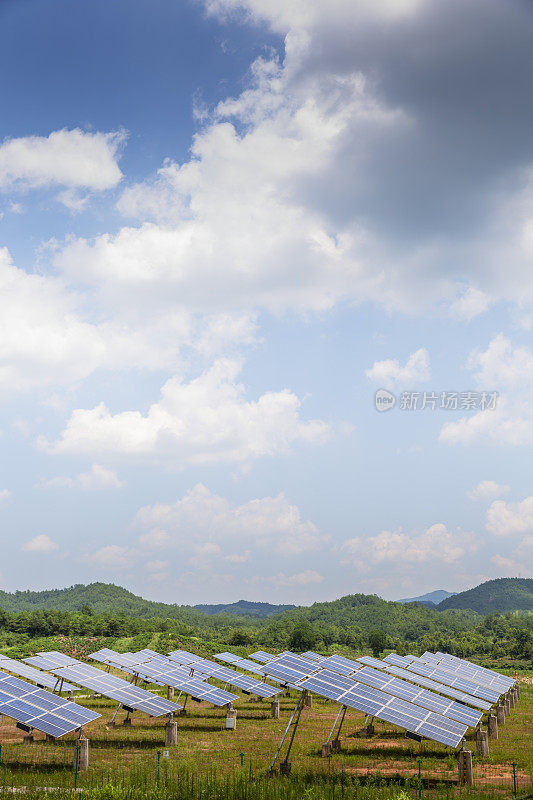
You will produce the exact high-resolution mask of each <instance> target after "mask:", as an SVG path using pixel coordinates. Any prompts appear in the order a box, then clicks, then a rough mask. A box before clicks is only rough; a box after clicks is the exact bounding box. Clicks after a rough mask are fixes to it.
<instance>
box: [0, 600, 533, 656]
mask: <svg viewBox="0 0 533 800" xmlns="http://www.w3.org/2000/svg"><path fill="white" fill-rule="evenodd" d="M353 597H354V598H356V597H357V596H353ZM361 597H366V596H364V595H362V596H361ZM376 600H378V598H376ZM381 604H382V605H381ZM316 605H317V606H320V605H324V606H329V607H330V609H329V614H326V612H325V610H324V609H321V608H318V609H317V608H315V607H314V606H311V608H310V609H305V610H304V611H305V613H302V609H298V613H297V612H284V613H283V614H281V615H278V616H276V617H272V618H270V619H267V620H257V619H250V618H247V619H240V618H238V617H232V616H231V615H229V614H223V615H216V616H207V615H206V616H205V619H204V618H202V619H201V621H200V624H190V623H189V622H185V621H182V620H179V619H163V618H159V617H153V618H150V619H139V618H137V617H134V616H126V615H125V614H95V613H94V612H93V610H92V609H91V607H90V606H82V607H81V608H80V610H79V611H77V612H74V613H71V612H67V611H55V610H35V611H28V612H21V613H17V614H9V613H7V612H5V611H2V610H1V609H0V650H1V648H5V647H18V648H22V649H23V650H25V649H28V648H29V647H30V644H31V642H32V640H35V639H39V638H46V637H53V636H63V637H88V638H91V637H92V638H98V639H106V640H116V639H121V638H125V637H127V638H132V637H134V638H135V639H136V640H138V641H146V642H148V641H149V640H150V638H151V637H153V636H154V635H156V634H160V635H161V636H165V635H168V636H169V637H171V638H173V639H176V638H179V637H183V638H185V639H191V638H193V637H196V638H197V639H198V642H201V643H203V644H204V646H207V649H209V647H210V646H211V645H212V646H213V647H218V646H219V645H224V646H226V645H230V646H232V647H236V648H242V651H243V652H245V651H246V650H247V649H249V648H250V647H253V646H257V647H262V648H263V649H269V648H271V649H275V650H279V649H285V648H286V649H290V650H295V651H297V652H303V651H304V650H322V651H327V650H338V651H340V652H351V653H359V654H362V653H367V652H372V653H373V654H374V655H379V654H380V653H382V652H383V651H385V650H395V651H396V652H398V653H408V652H412V653H417V652H423V651H424V650H431V651H435V650H443V651H445V652H449V653H454V654H456V655H458V656H462V657H468V656H474V655H486V656H491V657H493V658H502V657H505V656H511V657H513V658H520V659H531V658H533V616H532V615H529V616H528V615H516V614H511V613H508V614H505V615H500V614H490V615H488V616H486V617H481V616H479V615H477V614H473V613H472V612H452V611H449V612H445V613H444V614H439V613H438V612H435V611H432V610H430V609H425V608H423V607H421V606H415V605H414V604H412V605H411V606H403V607H402V606H400V608H399V610H397V609H396V608H395V609H394V613H392V614H391V611H390V609H389V608H387V607H388V606H393V607H396V606H398V604H395V603H385V601H379V603H374V604H369V603H362V604H354V606H353V607H352V608H351V609H350V608H349V607H348V608H346V607H344V608H333V609H332V608H331V607H332V606H335V603H329V604H316ZM313 609H314V611H313ZM365 611H366V612H367V613H366V614H365ZM391 616H392V617H393V619H392V620H391ZM394 617H395V618H394ZM195 622H196V620H195ZM144 646H145V645H144Z"/></svg>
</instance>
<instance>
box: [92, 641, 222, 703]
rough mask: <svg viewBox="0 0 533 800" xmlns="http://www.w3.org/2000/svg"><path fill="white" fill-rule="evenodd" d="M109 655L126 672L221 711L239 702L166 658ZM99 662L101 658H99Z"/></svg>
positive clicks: (95, 656) (148, 653) (138, 655)
mask: <svg viewBox="0 0 533 800" xmlns="http://www.w3.org/2000/svg"><path fill="white" fill-rule="evenodd" d="M110 652H111V653H112V654H113V655H112V656H109V654H107V657H108V658H109V657H111V658H112V659H113V663H114V664H115V665H116V666H118V667H119V668H120V669H122V670H124V671H125V672H131V673H132V674H134V675H138V676H139V677H141V678H146V679H149V680H152V681H154V680H156V681H159V682H161V683H162V684H163V685H166V686H172V687H173V688H174V689H178V690H179V691H181V692H184V693H185V694H188V695H190V696H191V697H193V698H194V699H195V700H206V701H208V702H209V703H212V704H213V705H215V706H217V707H219V708H220V707H221V706H225V705H227V704H228V703H232V702H233V701H234V700H238V695H236V694H231V692H226V691H224V690H223V689H218V688H217V687H216V686H212V685H211V684H210V683H207V682H206V681H204V680H201V679H199V678H197V677H193V676H191V673H190V669H189V668H188V667H186V668H181V667H176V664H173V663H172V662H171V661H170V660H169V659H168V658H166V656H161V655H159V654H158V653H153V651H149V652H147V651H140V653H139V654H136V653H126V654H122V653H115V652H114V651H110ZM152 654H153V655H152ZM148 656H151V657H150V658H149V657H148ZM91 657H92V658H97V654H96V653H93V655H92V656H91ZM97 660H100V658H99V657H98V658H97ZM136 662H137V663H136Z"/></svg>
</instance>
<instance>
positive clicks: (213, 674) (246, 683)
mask: <svg viewBox="0 0 533 800" xmlns="http://www.w3.org/2000/svg"><path fill="white" fill-rule="evenodd" d="M168 657H169V658H170V660H171V661H177V663H179V664H183V663H186V664H187V666H189V667H190V668H191V669H192V670H194V671H196V670H198V671H199V672H201V673H202V674H203V675H207V676H208V677H210V678H216V679H217V680H220V681H224V682H225V683H228V684H229V685H230V686H238V687H239V688H240V689H244V691H246V692H249V693H250V694H256V695H258V696H259V697H265V698H268V697H274V696H275V695H277V694H279V691H280V690H279V689H276V688H274V687H273V686H269V685H268V684H267V683H265V682H264V681H258V680H257V679H256V678H250V677H249V676H248V675H243V674H242V672H236V671H234V670H232V669H229V668H228V667H222V666H220V664H215V663H214V662H213V661H209V660H208V659H205V658H199V657H198V656H196V657H194V656H193V655H192V653H187V652H185V651H183V650H174V651H173V652H172V653H169V656H168ZM191 657H192V658H196V660H195V661H190V658H191ZM184 658H186V659H187V661H184V660H183V659H184Z"/></svg>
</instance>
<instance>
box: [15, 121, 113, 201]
mask: <svg viewBox="0 0 533 800" xmlns="http://www.w3.org/2000/svg"><path fill="white" fill-rule="evenodd" d="M125 138H126V136H125V133H124V132H123V131H114V132H111V133H100V132H96V133H88V132H85V131H82V130H80V129H79V128H75V129H74V130H66V129H63V130H59V131H53V132H52V133H51V134H50V135H49V136H25V137H21V138H18V139H6V140H5V141H4V142H3V143H2V144H1V145H0V191H8V190H12V189H35V188H42V187H50V186H66V187H69V188H70V189H91V190H93V191H103V190H105V189H111V188H112V187H113V186H116V185H117V183H118V182H119V181H120V180H121V178H122V173H121V171H120V169H119V167H118V164H117V158H118V155H119V150H120V147H121V145H122V144H123V143H124V141H125Z"/></svg>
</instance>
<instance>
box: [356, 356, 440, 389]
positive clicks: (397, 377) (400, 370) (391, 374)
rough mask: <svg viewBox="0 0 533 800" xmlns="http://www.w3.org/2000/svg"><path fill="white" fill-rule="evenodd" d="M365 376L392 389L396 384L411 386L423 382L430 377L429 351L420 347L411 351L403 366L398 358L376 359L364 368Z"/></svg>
mask: <svg viewBox="0 0 533 800" xmlns="http://www.w3.org/2000/svg"><path fill="white" fill-rule="evenodd" d="M366 376H367V378H368V379H369V380H371V381H372V382H373V383H375V384H379V386H384V387H385V388H387V389H393V388H394V387H396V386H402V387H406V386H412V385H414V384H416V383H425V382H427V381H429V379H430V378H431V369H430V363H429V353H428V351H427V350H426V349H425V348H424V347H421V348H420V349H419V350H416V351H415V352H414V353H411V355H410V356H409V358H408V359H407V361H406V363H405V364H404V366H401V364H400V362H399V361H398V359H390V358H389V359H386V360H385V361H376V362H375V363H374V365H373V366H372V367H371V368H370V369H367V370H366Z"/></svg>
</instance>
